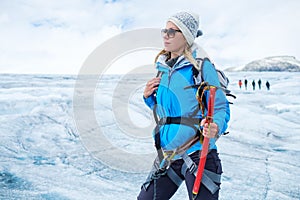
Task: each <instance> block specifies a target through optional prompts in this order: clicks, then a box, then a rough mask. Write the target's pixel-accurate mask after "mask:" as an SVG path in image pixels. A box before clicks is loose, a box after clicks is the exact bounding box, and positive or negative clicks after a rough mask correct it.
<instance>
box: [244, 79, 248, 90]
mask: <svg viewBox="0 0 300 200" xmlns="http://www.w3.org/2000/svg"><path fill="white" fill-rule="evenodd" d="M244 83H245V89H246V90H247V83H248V81H247V79H245V81H244Z"/></svg>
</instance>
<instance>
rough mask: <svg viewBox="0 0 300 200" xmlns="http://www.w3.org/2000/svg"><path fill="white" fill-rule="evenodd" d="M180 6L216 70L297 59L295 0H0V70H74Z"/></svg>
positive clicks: (298, 4)
mask: <svg viewBox="0 0 300 200" xmlns="http://www.w3.org/2000/svg"><path fill="white" fill-rule="evenodd" d="M183 10H186V11H192V12H194V13H197V14H199V16H200V29H201V30H202V31H203V33H204V35H203V36H202V37H200V38H197V39H196V42H197V43H198V44H200V45H201V46H202V47H203V48H204V49H205V50H206V52H207V53H208V54H209V56H210V57H211V58H212V59H213V61H214V62H215V64H216V65H217V66H219V68H223V69H224V68H227V67H236V66H242V65H246V64H247V63H249V62H251V61H253V60H256V59H261V58H264V57H268V56H280V55H290V56H295V57H296V58H297V59H300V55H299V54H300V45H299V39H298V37H299V35H300V26H299V22H298V19H299V18H300V12H299V10H300V1H298V0H264V1H261V0H240V1H234V0H197V1H196V0H194V1H192V0H185V1H182V0H164V1H161V0H151V1H146V0H145V1H141V0H102V1H100V0H99V1H98V0H86V1H81V0H72V1H71V0H59V1H58V0H53V1H41V0H15V1H11V0H0V27H1V28H0V36H1V37H0V73H41V74H78V72H79V70H80V68H81V67H82V64H83V63H84V61H85V60H86V59H87V57H88V56H89V55H90V54H91V53H92V52H93V51H94V50H95V49H96V48H97V47H98V46H99V45H101V44H102V43H103V42H105V41H107V40H108V39H110V38H112V37H113V36H116V35H118V34H121V33H123V32H126V31H130V30H135V29H140V28H164V26H165V22H166V20H167V18H168V17H169V16H171V15H173V14H174V13H176V12H179V11H183ZM137 61H138V60H137Z"/></svg>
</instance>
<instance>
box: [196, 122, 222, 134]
mask: <svg viewBox="0 0 300 200" xmlns="http://www.w3.org/2000/svg"><path fill="white" fill-rule="evenodd" d="M200 125H201V126H203V131H202V135H203V136H204V137H208V138H214V137H216V136H217V134H218V132H219V128H218V125H217V124H216V123H214V122H212V123H210V124H209V125H208V123H206V119H203V120H202V121H201V123H200Z"/></svg>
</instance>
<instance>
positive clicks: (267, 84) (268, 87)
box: [266, 81, 270, 90]
mask: <svg viewBox="0 0 300 200" xmlns="http://www.w3.org/2000/svg"><path fill="white" fill-rule="evenodd" d="M266 86H267V89H268V90H270V83H269V81H267V82H266Z"/></svg>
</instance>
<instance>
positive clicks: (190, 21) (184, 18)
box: [168, 12, 202, 45]
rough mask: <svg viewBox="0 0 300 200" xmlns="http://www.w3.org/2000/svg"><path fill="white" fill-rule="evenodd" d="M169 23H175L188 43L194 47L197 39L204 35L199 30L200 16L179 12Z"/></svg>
mask: <svg viewBox="0 0 300 200" xmlns="http://www.w3.org/2000/svg"><path fill="white" fill-rule="evenodd" d="M168 21H170V22H173V23H174V24H175V25H176V26H177V27H178V28H179V29H180V30H181V31H182V34H183V35H184V37H185V39H186V41H187V43H188V44H189V45H192V44H193V42H194V40H195V38H196V37H198V36H201V35H202V31H200V30H198V28H199V16H198V15H197V14H195V13H189V12H179V13H176V14H175V15H173V16H171V17H170V18H169V19H168Z"/></svg>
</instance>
